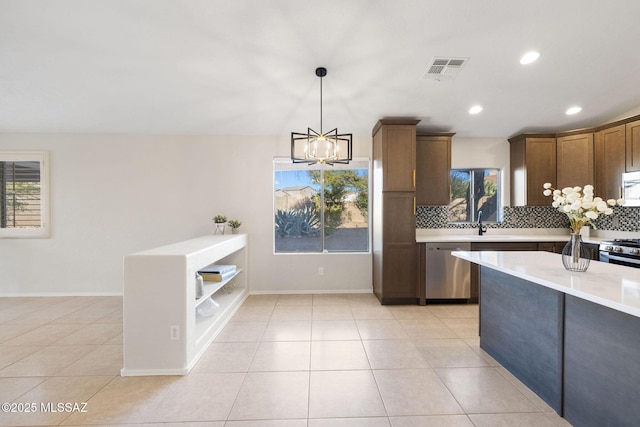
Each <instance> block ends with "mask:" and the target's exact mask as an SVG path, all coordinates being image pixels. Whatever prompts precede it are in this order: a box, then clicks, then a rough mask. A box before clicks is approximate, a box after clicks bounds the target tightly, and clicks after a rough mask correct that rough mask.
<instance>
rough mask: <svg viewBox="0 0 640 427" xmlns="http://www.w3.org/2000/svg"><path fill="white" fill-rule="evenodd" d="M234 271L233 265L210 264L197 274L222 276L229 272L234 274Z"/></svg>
mask: <svg viewBox="0 0 640 427" xmlns="http://www.w3.org/2000/svg"><path fill="white" fill-rule="evenodd" d="M235 271H236V266H235V265H223V264H211V265H208V266H206V267H203V268H201V269H200V270H198V273H200V274H202V273H214V274H224V273H229V272H232V273H235Z"/></svg>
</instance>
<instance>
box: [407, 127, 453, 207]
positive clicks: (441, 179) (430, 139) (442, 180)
mask: <svg viewBox="0 0 640 427" xmlns="http://www.w3.org/2000/svg"><path fill="white" fill-rule="evenodd" d="M453 135H455V134H454V133H437V134H428V135H418V136H417V137H416V201H417V203H418V204H419V205H431V206H442V205H448V204H449V199H450V192H451V187H450V179H449V176H450V171H451V138H452V137H453Z"/></svg>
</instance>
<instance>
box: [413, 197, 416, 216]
mask: <svg viewBox="0 0 640 427" xmlns="http://www.w3.org/2000/svg"><path fill="white" fill-rule="evenodd" d="M413 216H416V198H415V197H414V198H413Z"/></svg>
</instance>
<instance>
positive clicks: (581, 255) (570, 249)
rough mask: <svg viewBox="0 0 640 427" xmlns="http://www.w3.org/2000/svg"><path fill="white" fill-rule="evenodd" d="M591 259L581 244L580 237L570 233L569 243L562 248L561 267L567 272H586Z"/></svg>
mask: <svg viewBox="0 0 640 427" xmlns="http://www.w3.org/2000/svg"><path fill="white" fill-rule="evenodd" d="M590 262H591V257H590V256H589V250H588V249H587V247H586V246H585V245H583V244H582V235H581V234H579V233H578V234H576V233H571V235H570V236H569V241H568V242H567V244H566V245H564V248H562V265H564V268H566V269H567V270H569V271H578V272H581V271H587V268H589V263H590Z"/></svg>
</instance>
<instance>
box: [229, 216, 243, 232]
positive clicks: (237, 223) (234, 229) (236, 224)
mask: <svg viewBox="0 0 640 427" xmlns="http://www.w3.org/2000/svg"><path fill="white" fill-rule="evenodd" d="M227 224H229V227H231V233H232V234H238V228H240V226H241V225H242V223H241V222H240V221H238V220H237V219H232V220H231V221H229V222H228V223H227Z"/></svg>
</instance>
